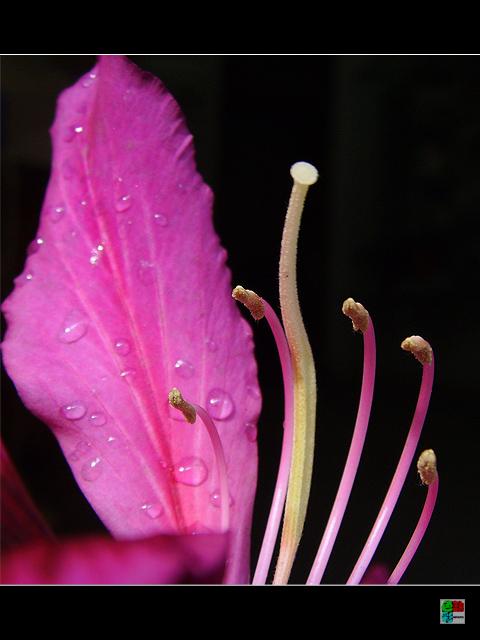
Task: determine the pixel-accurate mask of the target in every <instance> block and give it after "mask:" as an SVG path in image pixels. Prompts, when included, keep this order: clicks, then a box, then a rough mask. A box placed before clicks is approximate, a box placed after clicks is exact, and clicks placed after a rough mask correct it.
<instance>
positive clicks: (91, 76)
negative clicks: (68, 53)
mask: <svg viewBox="0 0 480 640" xmlns="http://www.w3.org/2000/svg"><path fill="white" fill-rule="evenodd" d="M96 77H97V74H96V73H87V75H85V76H83V80H82V85H83V86H84V87H85V88H87V87H89V86H90V85H91V84H92V83H93V82H94V81H95V78H96Z"/></svg>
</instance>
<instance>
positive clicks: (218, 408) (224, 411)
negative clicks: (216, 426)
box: [206, 389, 235, 420]
mask: <svg viewBox="0 0 480 640" xmlns="http://www.w3.org/2000/svg"><path fill="white" fill-rule="evenodd" d="M206 409H207V412H208V414H209V416H210V417H211V418H215V419H216V420H227V419H228V418H231V417H232V415H233V413H234V411H235V405H234V403H233V400H232V397H231V395H230V394H229V393H227V392H226V391H224V390H223V389H212V390H211V391H210V392H209V393H208V396H207V406H206Z"/></svg>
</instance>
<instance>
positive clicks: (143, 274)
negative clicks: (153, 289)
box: [138, 260, 156, 285]
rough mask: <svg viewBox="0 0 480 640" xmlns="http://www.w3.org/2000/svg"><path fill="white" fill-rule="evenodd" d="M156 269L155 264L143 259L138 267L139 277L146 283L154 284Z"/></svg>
mask: <svg viewBox="0 0 480 640" xmlns="http://www.w3.org/2000/svg"><path fill="white" fill-rule="evenodd" d="M155 277H156V271H155V265H154V264H151V263H150V262H147V261H146V260H142V261H141V262H140V266H139V268H138V278H139V280H140V282H141V283H142V284H144V285H149V284H153V283H154V282H155Z"/></svg>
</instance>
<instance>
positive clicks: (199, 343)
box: [2, 56, 260, 581]
mask: <svg viewBox="0 0 480 640" xmlns="http://www.w3.org/2000/svg"><path fill="white" fill-rule="evenodd" d="M51 133H52V140H53V160H52V172H51V178H50V182H49V185H48V189H47V193H46V197H45V201H44V205H43V209H42V213H41V220H40V226H39V230H38V235H37V237H36V239H35V241H34V242H33V243H32V244H31V247H30V252H29V256H28V258H27V261H26V265H25V269H24V271H23V273H22V275H20V276H19V277H18V278H17V279H16V286H15V290H14V292H13V293H12V295H11V296H10V297H9V298H8V299H7V300H6V301H5V302H4V305H3V311H4V313H5V316H6V319H7V323H8V330H7V333H6V337H5V341H4V343H3V345H2V349H3V354H4V363H5V366H6V369H7V371H8V373H9V375H10V377H11V378H12V380H13V381H14V383H15V385H16V387H17V390H18V392H19V394H20V396H21V398H22V400H23V401H24V403H25V404H26V405H27V407H28V408H29V409H30V410H31V411H32V412H33V413H35V414H36V415H37V416H39V417H40V418H41V419H42V420H43V421H44V422H46V423H47V424H48V425H49V426H50V427H51V428H52V430H53V431H54V433H55V435H56V436H57V438H58V441H59V443H60V445H61V447H62V449H63V451H64V454H65V456H66V458H67V460H68V462H69V464H70V465H71V468H72V471H73V473H74V475H75V478H76V480H77V482H78V484H79V485H80V487H81V489H82V491H83V492H84V494H85V496H86V497H87V499H88V500H89V501H90V503H91V504H92V506H93V507H94V509H95V510H96V511H97V513H98V514H99V516H100V518H101V519H102V520H103V522H104V523H105V524H106V526H107V527H108V528H109V529H110V531H111V532H112V533H113V534H114V536H116V537H118V538H138V537H147V536H152V535H157V534H160V533H167V534H173V533H189V532H198V531H214V532H216V531H219V523H220V514H219V511H220V510H219V508H218V500H217V499H216V497H215V496H216V495H217V493H218V479H217V473H216V467H215V457H214V454H213V450H212V447H211V444H210V441H209V439H208V435H207V433H206V431H205V430H204V429H203V428H202V425H201V423H200V421H197V423H196V424H194V425H189V424H187V423H186V422H184V421H183V419H180V418H181V416H179V415H177V413H178V412H176V411H175V410H173V409H171V408H170V407H169V405H168V392H169V391H170V389H171V388H172V387H178V388H179V389H180V390H181V392H182V394H183V396H184V397H185V399H186V400H188V401H190V402H195V403H197V404H199V405H203V406H204V407H205V408H206V409H207V410H208V411H209V412H210V413H211V416H212V417H213V418H214V419H215V420H216V424H217V427H218V430H219V433H220V437H221V439H222V443H223V447H224V449H225V456H226V460H227V465H228V477H229V489H230V493H231V503H232V505H231V530H232V537H231V539H232V558H231V559H230V560H231V562H230V564H229V566H230V571H231V573H230V574H229V576H230V579H232V580H233V581H239V580H243V579H245V578H246V574H245V571H246V567H247V564H248V553H249V532H250V522H251V515H252V507H253V499H254V492H255V484H256V463H257V460H256V444H255V443H254V442H252V438H251V437H249V436H251V433H252V432H253V429H252V427H254V425H255V423H256V420H257V418H258V415H259V412H260V393H259V390H258V386H257V377H256V363H255V360H254V356H253V342H252V337H251V330H250V328H249V327H248V324H247V323H246V321H245V320H243V318H242V317H241V315H240V312H239V311H238V309H237V307H236V306H235V302H234V301H233V299H232V297H231V283H230V272H229V270H228V269H227V267H226V264H225V261H226V252H225V250H224V249H223V248H222V247H221V246H220V243H219V240H218V237H217V235H216V234H215V232H214V229H213V225H212V200H213V198H212V193H211V191H210V189H209V188H208V187H207V186H206V185H205V184H204V183H203V181H202V179H201V177H200V176H199V174H198V173H197V171H196V168H195V162H194V150H193V144H192V137H191V135H190V134H189V132H188V130H187V128H186V125H185V123H184V120H183V116H182V114H181V112H180V111H179V108H178V105H177V104H176V103H175V101H174V100H173V98H172V97H171V96H170V95H169V93H168V92H167V91H166V89H165V88H164V86H163V85H162V84H161V83H160V82H159V81H158V80H157V79H156V78H154V77H153V76H151V75H150V74H147V73H143V72H141V71H140V70H139V69H138V68H137V67H136V66H135V65H133V64H132V63H131V62H130V61H129V60H127V59H126V58H124V57H122V56H102V57H101V58H100V59H99V62H98V64H97V65H96V67H95V68H94V69H93V70H92V71H91V72H90V73H89V74H87V75H86V76H84V77H83V78H81V79H80V80H79V81H78V82H77V83H76V84H75V85H74V86H73V87H71V88H70V89H68V90H66V91H65V92H64V93H63V94H62V95H61V96H60V98H59V102H58V108H57V115H56V119H55V123H54V125H53V127H52V132H51ZM189 463H191V466H190V467H189V466H188V464H189ZM240 567H241V568H240Z"/></svg>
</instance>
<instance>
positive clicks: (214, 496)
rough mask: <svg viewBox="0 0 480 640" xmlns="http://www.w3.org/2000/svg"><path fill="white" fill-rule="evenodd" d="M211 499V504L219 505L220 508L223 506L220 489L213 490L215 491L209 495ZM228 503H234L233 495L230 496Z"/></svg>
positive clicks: (230, 504)
mask: <svg viewBox="0 0 480 640" xmlns="http://www.w3.org/2000/svg"><path fill="white" fill-rule="evenodd" d="M209 501H210V504H211V505H213V506H214V507H217V509H220V507H221V506H222V496H221V495H220V491H213V493H211V494H210V496H209ZM228 504H229V506H230V507H231V506H232V504H233V498H232V496H231V495H229V496H228Z"/></svg>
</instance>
